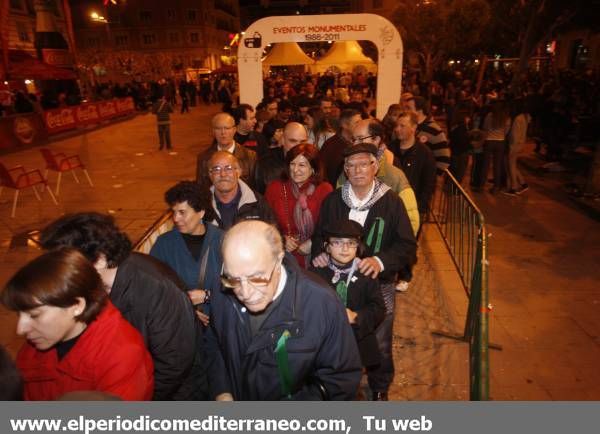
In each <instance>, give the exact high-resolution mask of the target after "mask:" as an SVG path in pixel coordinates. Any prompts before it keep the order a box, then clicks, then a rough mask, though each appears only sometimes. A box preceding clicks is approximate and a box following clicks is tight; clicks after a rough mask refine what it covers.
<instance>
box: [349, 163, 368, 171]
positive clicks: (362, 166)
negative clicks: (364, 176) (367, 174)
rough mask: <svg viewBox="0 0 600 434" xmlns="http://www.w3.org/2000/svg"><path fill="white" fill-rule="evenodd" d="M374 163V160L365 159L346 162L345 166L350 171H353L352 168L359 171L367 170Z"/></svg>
mask: <svg viewBox="0 0 600 434" xmlns="http://www.w3.org/2000/svg"><path fill="white" fill-rule="evenodd" d="M373 163H374V161H368V162H367V161H365V162H362V163H346V164H344V167H345V168H346V170H348V171H352V170H354V171H357V170H360V171H364V170H367V169H368V168H369V167H371V166H372V165H373Z"/></svg>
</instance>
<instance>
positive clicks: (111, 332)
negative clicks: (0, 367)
mask: <svg viewBox="0 0 600 434" xmlns="http://www.w3.org/2000/svg"><path fill="white" fill-rule="evenodd" d="M17 367H18V368H19V370H20V371H21V374H22V375H23V380H24V383H25V399H26V400H29V401H47V400H54V399H57V398H60V397H61V396H62V395H64V394H65V393H67V392H74V391H83V390H85V391H91V390H95V391H99V392H106V393H109V394H112V395H115V396H118V397H119V398H121V399H124V400H132V401H142V400H150V399H151V398H152V390H153V387H154V374H153V370H154V369H153V365H152V358H151V357H150V353H148V351H147V350H146V348H145V346H144V341H143V340H142V337H141V335H140V334H139V332H138V331H137V330H136V329H134V328H133V327H132V326H131V325H130V324H129V323H128V322H127V321H126V320H125V319H124V318H123V317H122V316H121V313H120V312H119V311H118V310H117V309H116V308H115V307H114V306H113V304H112V303H111V302H110V301H109V302H108V303H107V305H106V307H105V308H104V309H103V310H102V312H100V315H98V317H97V318H96V319H95V320H94V321H92V323H91V324H89V325H88V327H87V328H86V329H85V331H84V332H83V333H82V334H81V335H80V336H79V339H78V341H77V342H76V343H75V346H73V348H71V350H70V351H69V352H68V353H67V354H66V355H65V356H64V357H63V359H62V360H58V356H57V353H56V349H54V348H52V349H50V350H48V351H39V350H37V349H36V348H35V347H34V346H33V345H31V344H29V343H28V342H26V343H25V344H24V345H23V347H22V348H21V350H20V351H19V354H18V355H17Z"/></svg>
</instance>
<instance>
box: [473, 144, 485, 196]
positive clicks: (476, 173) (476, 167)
mask: <svg viewBox="0 0 600 434" xmlns="http://www.w3.org/2000/svg"><path fill="white" fill-rule="evenodd" d="M483 184H485V176H484V175H483V150H482V151H481V152H474V153H473V166H472V167H471V187H479V186H480V185H483Z"/></svg>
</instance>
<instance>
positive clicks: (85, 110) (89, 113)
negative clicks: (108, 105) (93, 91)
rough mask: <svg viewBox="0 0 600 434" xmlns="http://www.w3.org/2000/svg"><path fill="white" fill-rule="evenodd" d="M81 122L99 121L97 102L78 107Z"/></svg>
mask: <svg viewBox="0 0 600 434" xmlns="http://www.w3.org/2000/svg"><path fill="white" fill-rule="evenodd" d="M75 113H76V116H77V120H78V121H79V122H90V121H97V120H98V119H100V115H99V114H98V107H97V106H96V104H84V105H80V106H79V107H77V111H76V112H75Z"/></svg>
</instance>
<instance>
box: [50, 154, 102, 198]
mask: <svg viewBox="0 0 600 434" xmlns="http://www.w3.org/2000/svg"><path fill="white" fill-rule="evenodd" d="M40 152H41V153H42V156H43V157H44V161H45V162H46V172H44V177H45V178H46V179H48V178H47V177H48V171H49V170H53V171H55V172H58V178H57V180H56V191H55V192H54V193H55V194H56V195H57V196H58V193H59V191H60V180H61V177H62V173H63V172H71V174H72V175H73V178H74V179H75V182H77V184H79V178H77V174H76V173H75V169H77V168H80V169H81V170H82V171H83V173H84V174H85V177H86V178H87V180H88V182H89V183H90V186H92V187H93V186H94V184H92V180H91V178H90V175H89V173H88V171H87V170H86V168H85V165H84V164H83V163H82V162H81V159H80V158H79V155H71V156H69V157H67V156H66V155H65V154H63V153H62V152H59V153H56V154H53V153H52V151H51V150H50V149H48V148H41V149H40Z"/></svg>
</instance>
